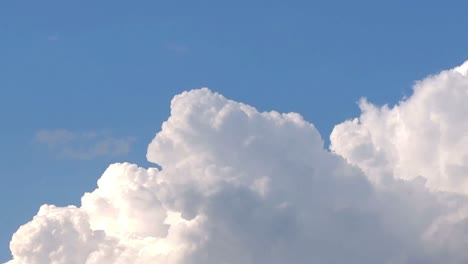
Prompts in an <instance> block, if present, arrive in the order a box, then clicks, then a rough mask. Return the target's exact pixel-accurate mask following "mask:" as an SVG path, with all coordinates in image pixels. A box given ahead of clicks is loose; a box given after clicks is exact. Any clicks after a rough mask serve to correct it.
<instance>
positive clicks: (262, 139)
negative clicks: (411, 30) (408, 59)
mask: <svg viewBox="0 0 468 264" xmlns="http://www.w3.org/2000/svg"><path fill="white" fill-rule="evenodd" d="M462 68H463V67H462ZM467 78H468V77H467V76H466V75H461V74H455V73H454V71H452V72H444V73H442V74H440V75H438V76H434V77H431V78H429V79H427V80H425V81H423V82H421V83H420V84H419V85H418V87H435V88H417V89H416V91H415V94H414V95H413V96H412V97H410V98H409V99H408V100H407V101H406V103H402V104H401V105H403V104H406V105H407V106H406V107H408V108H411V110H408V113H411V114H412V115H411V120H412V121H413V122H414V125H415V126H417V125H422V124H425V122H426V121H424V120H425V119H426V116H427V113H425V111H427V108H425V107H423V106H424V105H425V102H427V103H428V104H430V105H435V108H434V109H439V108H440V109H445V108H444V107H447V105H445V104H443V101H444V100H447V99H446V98H445V97H443V96H442V95H444V94H445V93H444V92H440V93H439V94H438V96H435V97H434V98H432V97H431V96H427V94H428V93H429V92H427V91H426V92H425V94H426V95H425V96H424V93H423V96H422V97H423V98H426V100H427V101H424V100H422V99H418V98H419V96H418V93H419V92H418V89H419V90H420V91H423V90H424V89H428V90H431V89H442V90H444V89H445V90H446V91H447V92H451V91H452V88H451V87H452V86H457V87H460V88H459V92H460V91H461V92H462V91H466V89H467V88H466V87H468V86H466V81H467V80H466V79H467ZM444 80H445V81H444ZM437 87H439V88H437ZM463 87H465V88H463ZM463 89H465V90H463ZM429 94H430V93H429ZM444 98H445V99H444ZM438 99H440V100H441V101H442V102H439V100H438ZM459 100H461V101H462V100H463V98H460V99H459ZM362 106H363V109H365V110H364V113H363V116H365V115H366V114H368V115H370V116H371V117H372V118H371V117H369V118H363V117H361V118H360V120H359V121H356V122H352V121H349V122H345V123H344V124H341V125H339V126H337V128H336V129H335V131H334V132H333V134H332V144H333V145H332V146H333V150H334V151H335V153H337V154H340V155H342V156H343V157H344V159H343V158H342V157H340V156H339V155H336V154H334V153H330V152H329V151H327V150H325V149H324V148H323V141H322V139H321V137H320V135H319V133H318V132H317V130H316V129H315V128H314V126H313V125H312V124H310V123H308V122H306V121H304V120H303V119H302V117H301V116H300V115H298V114H294V113H289V114H280V113H277V112H264V113H260V112H258V111H257V110H256V109H255V108H253V107H250V106H248V105H245V104H242V103H237V102H234V101H230V100H227V99H226V98H224V97H223V96H221V95H219V94H216V93H212V92H211V91H209V90H208V89H200V90H193V91H190V92H184V93H182V94H180V95H177V96H175V97H174V99H173V100H172V103H171V116H170V117H169V119H168V120H167V121H166V122H164V124H163V126H162V130H161V131H160V132H159V133H158V134H157V135H156V137H155V138H154V139H153V141H152V142H151V143H150V145H149V146H148V152H147V158H148V160H149V161H151V162H155V163H158V164H160V165H162V168H163V169H162V170H158V169H156V168H149V169H143V168H140V167H138V166H137V165H134V164H129V163H121V164H113V165H111V166H109V168H108V169H107V170H106V171H105V172H104V174H103V175H102V176H101V178H100V179H99V181H98V188H97V189H96V190H94V191H93V192H91V193H86V194H85V195H84V196H83V197H82V204H81V206H80V207H65V208H56V207H53V206H48V205H44V206H43V207H41V209H40V211H39V213H38V214H37V216H35V217H34V219H33V220H32V221H31V222H29V223H27V224H25V225H24V226H22V227H21V228H20V229H19V230H18V231H17V232H16V233H15V234H14V236H13V238H12V242H11V246H10V248H11V251H12V254H13V257H14V258H13V260H12V262H11V263H28V264H34V263H88V264H92V263H168V264H176V263H189V264H192V263H193V264H195V263H205V264H210V263H213V264H214V263H242V264H247V263H249V264H250V263H466V262H467V261H468V253H467V251H466V248H467V246H468V241H467V240H466V239H465V237H467V235H468V234H467V231H468V220H467V219H468V218H467V216H468V206H467V204H468V203H467V199H468V197H467V196H466V194H465V192H464V191H463V189H450V190H454V192H441V191H440V189H439V188H433V186H432V185H431V184H432V183H431V181H432V177H433V176H432V174H431V175H429V176H428V175H425V174H424V173H425V172H426V170H424V166H423V165H424V164H425V163H424V162H426V161H427V162H428V163H427V164H428V165H429V164H430V162H432V158H433V156H434V155H435V156H443V157H446V159H442V160H443V161H444V162H445V163H442V164H449V161H450V162H451V163H450V164H452V163H454V162H455V163H457V164H458V165H460V166H461V168H460V171H463V170H464V171H465V172H466V169H463V166H466V164H467V162H466V161H463V159H460V156H459V155H464V152H463V151H464V149H466V148H458V147H453V148H448V147H447V148H443V147H438V148H436V149H434V150H433V152H435V154H432V153H431V154H430V155H429V154H427V153H426V152H425V151H423V150H421V149H419V150H418V151H417V149H418V148H422V147H426V145H425V144H422V142H420V141H416V140H415V139H413V140H409V141H405V142H404V143H405V144H406V145H407V146H406V148H407V150H406V151H410V150H411V151H413V154H414V155H415V156H413V159H414V163H411V162H409V161H406V159H409V156H405V155H406V152H405V153H400V152H398V151H395V150H394V149H391V148H390V147H389V146H393V145H394V144H399V143H401V142H395V143H393V141H392V142H387V141H386V140H393V139H394V138H398V137H400V136H399V134H398V133H406V134H405V135H407V136H408V137H411V138H417V139H418V140H421V141H424V140H427V141H428V142H427V144H429V145H430V144H433V142H431V140H432V136H433V135H439V134H437V133H436V132H434V131H432V130H430V129H422V130H417V129H414V130H405V132H401V131H402V130H398V129H396V128H395V129H393V130H392V129H389V128H387V127H386V126H384V125H383V124H389V123H390V124H393V123H392V122H393V121H391V120H393V119H391V118H389V117H388V116H391V115H392V114H389V113H390V112H392V111H395V110H391V109H388V110H382V109H380V110H379V109H378V108H376V107H373V106H371V105H370V104H368V103H363V104H362ZM366 107H367V108H366ZM437 107H438V108H437ZM450 107H453V108H450V109H451V110H450V111H442V110H441V112H442V113H441V112H439V115H438V117H439V119H437V120H459V118H461V117H460V116H463V114H460V112H459V111H464V109H466V108H464V106H463V105H462V104H461V105H460V104H456V103H452V104H450ZM398 108H399V107H398ZM366 109H371V110H366ZM385 111H387V112H385ZM383 112H385V113H386V114H383ZM369 113H373V114H372V115H371V114H369ZM443 113H445V115H443ZM369 120H370V121H369ZM447 122H449V121H447ZM442 123H443V122H442ZM442 123H441V124H442ZM365 124H368V126H369V127H372V129H367V128H366V130H365V129H363V127H365ZM371 124H372V125H371ZM375 124H378V125H375ZM397 124H398V122H397ZM449 124H450V125H448V124H447V126H446V128H444V129H447V130H443V129H442V128H440V127H442V125H440V126H439V128H440V129H441V130H443V131H444V133H447V134H444V137H448V135H451V136H455V138H451V140H454V142H457V144H455V143H454V142H451V143H452V144H455V145H456V146H458V144H459V139H460V138H464V137H466V135H467V132H466V131H468V130H461V128H462V126H464V125H465V124H459V123H457V121H451V122H450V123H449ZM346 126H349V128H347V127H346ZM395 126H398V125H395ZM448 130H450V131H448ZM451 130H454V131H451ZM376 131H377V132H376ZM398 131H399V132H398ZM397 132H398V133H397ZM376 133H377V134H376ZM378 133H382V134H378ZM412 133H419V134H417V135H413V134H412ZM425 133H427V135H426V134H425ZM434 133H436V134H434ZM439 133H441V132H440V131H439ZM59 134H60V136H57V137H53V138H54V139H55V140H58V139H60V140H59V141H63V140H68V138H69V136H67V134H66V133H65V135H61V133H59ZM374 137H376V138H379V137H381V138H384V139H380V140H381V141H376V140H374ZM386 137H387V138H388V139H385V138H386ZM46 138H47V137H46ZM435 139H436V140H439V139H438V138H437V137H435ZM347 140H348V141H351V142H348V141H347ZM444 140H445V139H444ZM447 140H448V139H447ZM375 142H379V143H380V142H384V143H381V144H380V145H377V146H378V148H377V146H376V145H375V144H376V143H375ZM444 142H445V141H444ZM434 144H435V143H434ZM443 146H445V145H443ZM452 146H453V145H452ZM387 152H388V153H391V154H392V155H393V156H391V158H392V159H390V158H389V154H388V153H387ZM439 152H440V153H439ZM422 154H427V155H429V157H430V158H427V157H426V156H422ZM400 156H401V157H400ZM395 160H397V161H398V160H401V161H405V162H402V163H401V164H399V165H398V166H397V165H395V164H397V163H396V162H395ZM347 161H348V162H350V163H352V164H355V165H356V166H357V167H354V166H351V165H350V164H349V163H348V162H347ZM421 164H423V165H421ZM404 166H408V168H405V167H404ZM397 167H398V169H395V168H397ZM415 171H416V172H418V175H419V176H421V177H413V175H412V174H411V172H415ZM429 172H431V171H430V170H429ZM452 175H454V177H460V175H462V174H460V173H459V172H458V171H457V170H450V171H447V172H446V174H444V176H445V177H446V178H450V177H452ZM369 179H370V180H369ZM402 179H404V180H402ZM447 182H450V180H447ZM426 183H427V186H429V187H430V188H427V187H426ZM447 186H449V185H447ZM444 189H447V188H444Z"/></svg>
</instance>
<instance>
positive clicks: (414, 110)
mask: <svg viewBox="0 0 468 264" xmlns="http://www.w3.org/2000/svg"><path fill="white" fill-rule="evenodd" d="M360 107H361V110H362V114H361V116H360V117H359V118H356V119H354V120H350V121H347V122H344V123H342V124H340V125H337V126H336V127H335V129H334V130H333V132H332V134H331V142H332V144H331V149H332V150H333V151H334V152H335V153H337V154H339V155H341V156H342V157H344V158H345V159H346V160H347V161H348V162H350V163H351V164H353V165H356V166H358V167H359V168H361V169H362V170H363V171H364V172H365V173H366V175H368V176H369V178H370V179H371V180H373V181H377V182H380V181H383V180H385V178H386V177H397V178H401V179H407V180H409V179H415V178H417V177H421V178H423V179H424V180H426V181H427V182H426V185H427V187H428V188H430V189H432V190H444V191H452V192H458V193H464V194H468V62H466V63H465V64H463V65H462V66H460V67H457V68H455V69H453V70H449V71H443V72H441V73H439V74H437V75H434V76H430V77H428V78H427V79H425V80H423V81H420V82H418V83H417V84H416V85H415V87H414V94H413V95H412V96H411V97H410V98H408V99H406V100H403V101H401V102H399V103H398V104H397V105H395V106H394V107H388V106H383V107H378V106H375V105H373V104H371V103H369V102H367V101H366V100H362V101H361V102H360Z"/></svg>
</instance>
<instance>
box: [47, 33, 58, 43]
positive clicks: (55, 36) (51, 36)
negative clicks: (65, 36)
mask: <svg viewBox="0 0 468 264" xmlns="http://www.w3.org/2000/svg"><path fill="white" fill-rule="evenodd" d="M59 39H60V36H59V34H58V33H54V34H52V35H49V36H47V40H48V41H57V40H59Z"/></svg>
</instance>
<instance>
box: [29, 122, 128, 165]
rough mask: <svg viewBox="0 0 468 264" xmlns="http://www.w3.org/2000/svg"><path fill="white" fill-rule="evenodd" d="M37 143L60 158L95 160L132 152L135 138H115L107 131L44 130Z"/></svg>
mask: <svg viewBox="0 0 468 264" xmlns="http://www.w3.org/2000/svg"><path fill="white" fill-rule="evenodd" d="M35 141H36V142H37V143H41V144H44V145H46V146H47V147H48V148H49V150H50V151H52V152H53V153H55V154H56V155H57V156H58V157H61V158H69V159H85V160H87V159H93V158H96V157H102V156H118V155H123V154H126V153H128V152H129V151H130V146H131V144H132V142H133V141H134V139H133V138H130V137H127V138H115V137H112V136H111V134H110V133H109V132H105V131H87V132H73V131H69V130H66V129H52V130H47V129H43V130H40V131H38V132H37V133H36V136H35Z"/></svg>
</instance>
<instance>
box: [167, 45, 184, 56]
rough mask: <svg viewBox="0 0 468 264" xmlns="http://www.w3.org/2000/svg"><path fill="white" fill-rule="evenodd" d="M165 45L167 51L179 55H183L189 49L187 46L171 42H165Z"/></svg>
mask: <svg viewBox="0 0 468 264" xmlns="http://www.w3.org/2000/svg"><path fill="white" fill-rule="evenodd" d="M165 47H166V49H167V50H168V51H170V52H172V53H175V54H176V55H179V56H181V55H185V54H186V53H187V52H188V51H189V48H188V47H187V46H185V45H181V44H177V43H172V42H171V43H166V45H165Z"/></svg>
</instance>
